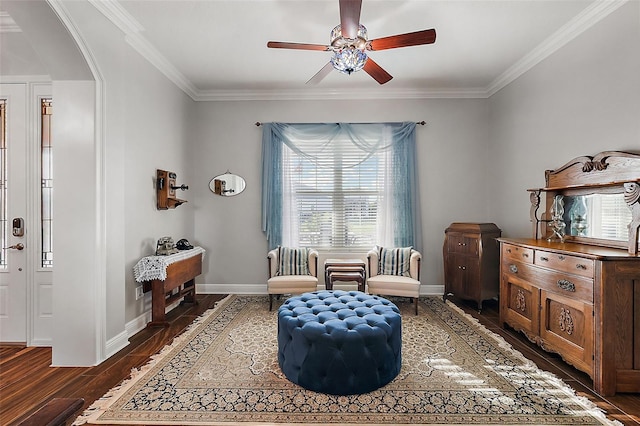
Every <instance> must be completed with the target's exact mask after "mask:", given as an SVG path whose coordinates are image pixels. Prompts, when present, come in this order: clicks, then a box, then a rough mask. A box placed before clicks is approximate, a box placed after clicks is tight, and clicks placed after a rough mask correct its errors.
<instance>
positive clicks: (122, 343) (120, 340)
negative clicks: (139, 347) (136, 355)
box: [105, 328, 130, 359]
mask: <svg viewBox="0 0 640 426" xmlns="http://www.w3.org/2000/svg"><path fill="white" fill-rule="evenodd" d="M129 337H130V336H129V333H128V332H127V330H126V328H125V330H124V331H122V332H121V333H119V334H118V335H117V336H115V337H112V338H111V339H109V340H107V345H106V348H105V352H106V353H105V359H107V358H109V357H110V356H111V355H113V354H115V353H116V352H118V351H119V350H121V349H123V348H125V347H127V346H128V345H129Z"/></svg>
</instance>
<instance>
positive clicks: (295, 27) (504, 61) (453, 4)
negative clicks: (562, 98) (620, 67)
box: [90, 0, 624, 100]
mask: <svg viewBox="0 0 640 426" xmlns="http://www.w3.org/2000/svg"><path fill="white" fill-rule="evenodd" d="M90 1H91V3H92V4H93V5H94V6H95V7H96V8H98V10H100V11H101V12H102V13H104V14H105V15H106V16H107V17H108V18H109V19H111V20H112V21H113V22H114V23H116V24H117V25H118V26H119V27H120V28H121V29H122V30H123V31H124V32H125V33H126V35H127V40H128V42H129V43H130V44H131V45H132V46H133V47H134V48H136V49H137V50H138V51H139V52H140V53H141V54H143V55H144V56H145V57H146V58H147V59H149V60H150V61H151V62H152V63H154V65H155V66H157V67H158V68H159V69H160V70H161V71H162V72H164V73H165V74H166V75H167V76H168V77H169V78H170V79H171V80H173V81H174V82H175V83H176V84H177V85H178V86H180V87H181V88H182V89H183V90H184V91H185V92H187V93H188V94H189V95H190V96H191V97H192V98H194V99H196V100H206V99H241V98H252V99H256V98H274V97H275V98H300V97H317V98H322V97H332V96H334V97H341V96H345V94H347V93H348V94H349V95H348V96H350V97H435V96H437V97H487V96H490V95H491V94H493V93H495V92H496V91H497V90H499V89H500V88H502V87H503V86H504V85H506V84H508V83H509V82H510V81H512V80H513V79H515V78H517V77H518V76H519V75H521V74H522V73H523V72H526V70H527V69H529V68H530V67H531V66H533V65H535V64H536V63H538V62H540V61H541V60H544V58H546V57H547V56H548V55H550V54H552V53H553V52H554V51H555V50H557V49H558V48H559V47H561V46H562V45H564V44H565V43H567V42H569V41H570V40H571V39H572V38H573V37H575V36H576V35H577V34H579V33H580V32H582V31H583V30H585V29H587V28H589V27H590V26H592V25H593V24H594V23H596V22H597V21H598V20H600V19H602V17H604V16H606V15H607V14H608V13H609V12H611V10H613V9H615V8H616V7H617V6H618V5H620V4H622V3H623V2H624V1H623V0H471V1H466V0H448V1H436V0H363V5H362V13H361V17H360V22H361V23H362V24H363V25H365V26H366V27H367V29H368V32H369V38H370V39H373V38H379V37H384V36H389V35H395V34H400V33H405V32H412V31H417V30H422V29H429V28H435V29H436V31H437V40H436V42H435V43H434V44H432V45H424V46H414V47H405V48H399V49H393V50H385V51H379V52H371V53H370V56H371V57H372V58H373V59H374V60H375V61H376V62H377V63H378V64H379V65H380V66H382V67H383V68H384V69H385V70H387V71H388V72H389V73H390V74H391V75H392V76H393V77H394V78H393V80H391V81H390V82H389V83H387V84H385V85H383V86H380V85H379V84H378V83H377V82H376V81H375V80H373V79H372V78H371V77H370V76H369V75H368V74H366V73H365V72H364V71H361V72H357V73H355V74H353V75H351V76H348V75H343V74H340V73H338V72H337V71H333V72H332V73H331V74H329V76H328V77H326V78H325V79H324V80H323V81H322V82H320V83H319V84H318V85H316V86H310V85H305V82H306V81H307V80H308V79H309V78H311V77H312V76H313V75H314V74H315V73H316V72H317V71H318V70H320V68H322V67H323V66H324V65H325V64H326V63H327V62H328V61H329V57H330V52H320V51H302V50H285V49H268V48H267V47H266V44H267V41H270V40H274V41H289V42H304V43H316V44H328V43H329V33H330V31H331V29H332V28H333V27H334V26H335V25H337V24H338V23H339V9H338V0H316V1H301V0H298V1H293V0H254V1H246V0H198V1H192V0H162V1H161V0H120V1H116V0H109V1H107V0H90Z"/></svg>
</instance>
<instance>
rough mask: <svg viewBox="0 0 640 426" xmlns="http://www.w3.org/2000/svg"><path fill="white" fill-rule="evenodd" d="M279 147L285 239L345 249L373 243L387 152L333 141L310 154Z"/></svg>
mask: <svg viewBox="0 0 640 426" xmlns="http://www.w3.org/2000/svg"><path fill="white" fill-rule="evenodd" d="M315 143H318V142H315ZM297 144H298V145H303V142H297ZM283 149H284V153H283V178H284V179H283V180H284V182H285V186H284V188H285V189H284V197H283V198H284V206H283V207H284V211H285V212H288V213H289V214H290V217H286V216H285V220H284V223H285V224H286V227H285V229H284V241H288V242H289V243H290V244H292V245H294V246H310V247H314V248H319V249H329V248H332V249H336V248H338V249H345V250H347V251H348V250H349V249H363V248H371V247H373V246H374V245H375V244H376V241H377V239H378V226H377V224H378V221H379V220H380V216H381V215H380V213H381V212H380V206H381V203H382V202H383V201H384V187H385V185H384V182H385V170H387V165H388V164H387V163H388V161H389V157H390V156H389V155H388V152H380V153H377V154H373V155H371V156H370V157H368V158H367V157H366V155H365V154H364V153H363V152H362V151H360V150H359V149H357V147H356V146H355V145H354V144H352V143H346V142H344V143H342V142H341V141H335V140H334V141H332V143H331V144H327V146H326V149H323V150H322V151H321V153H320V154H319V155H317V156H316V157H314V158H313V159H310V158H308V157H305V156H304V155H303V154H301V153H300V152H297V151H296V152H294V151H293V150H292V149H290V148H289V147H286V146H285V147H284V148H283ZM302 151H303V150H302Z"/></svg>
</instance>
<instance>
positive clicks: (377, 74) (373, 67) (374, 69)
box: [363, 58, 393, 84]
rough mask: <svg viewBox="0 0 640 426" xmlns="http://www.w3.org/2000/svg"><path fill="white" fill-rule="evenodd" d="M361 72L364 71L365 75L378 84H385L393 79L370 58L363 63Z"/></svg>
mask: <svg viewBox="0 0 640 426" xmlns="http://www.w3.org/2000/svg"><path fill="white" fill-rule="evenodd" d="M363 70H365V71H366V73H367V74H369V75H370V76H371V77H373V79H374V80H375V81H377V82H378V83H380V84H385V83H386V82H388V81H389V80H391V79H392V78H393V76H391V74H389V73H388V72H386V71H385V70H384V69H382V67H381V66H380V65H378V64H376V63H375V62H374V61H373V59H371V58H367V62H365V63H364V68H363Z"/></svg>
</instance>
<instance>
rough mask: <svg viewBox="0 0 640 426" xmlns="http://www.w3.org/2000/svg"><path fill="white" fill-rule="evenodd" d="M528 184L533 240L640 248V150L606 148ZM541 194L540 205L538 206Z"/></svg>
mask: <svg viewBox="0 0 640 426" xmlns="http://www.w3.org/2000/svg"><path fill="white" fill-rule="evenodd" d="M545 180H546V186H545V187H544V188H538V189H530V190H529V191H530V198H531V221H532V223H533V236H534V238H536V239H542V238H546V239H548V240H550V241H551V240H559V241H562V242H563V241H575V242H580V243H584V244H591V245H598V246H605V247H614V248H627V249H628V251H629V253H631V254H634V255H637V254H638V251H639V249H640V243H639V240H638V235H639V230H640V154H635V153H629V152H619V151H607V152H601V153H600V154H597V155H595V156H593V157H589V156H585V157H578V158H575V159H573V160H571V161H570V162H568V163H567V164H565V165H564V166H562V167H560V168H558V169H555V170H547V171H546V172H545ZM541 198H542V199H544V206H542V208H541V206H540V204H541Z"/></svg>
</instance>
